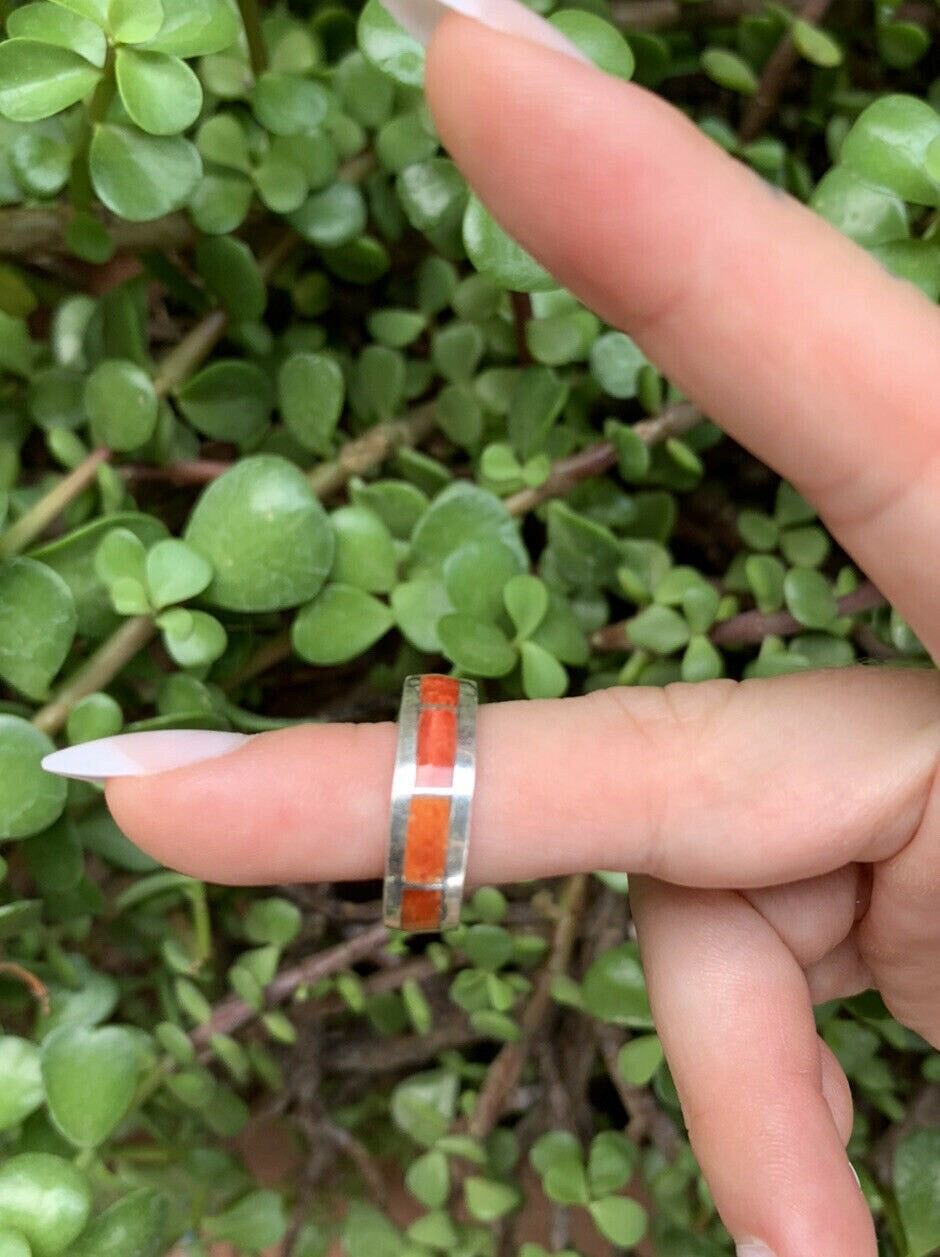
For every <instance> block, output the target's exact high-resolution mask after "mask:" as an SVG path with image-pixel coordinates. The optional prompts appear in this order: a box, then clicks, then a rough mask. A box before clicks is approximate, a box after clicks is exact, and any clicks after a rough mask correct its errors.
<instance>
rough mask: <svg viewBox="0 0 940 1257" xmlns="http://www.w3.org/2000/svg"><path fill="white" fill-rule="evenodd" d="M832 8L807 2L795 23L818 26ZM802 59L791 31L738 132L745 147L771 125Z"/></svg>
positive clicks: (818, 0)
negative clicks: (773, 114)
mask: <svg viewBox="0 0 940 1257" xmlns="http://www.w3.org/2000/svg"><path fill="white" fill-rule="evenodd" d="M831 4H832V0H806V3H805V4H804V5H803V7H802V8H801V9H800V11H799V13H798V14H797V16H796V18H795V20H796V21H800V20H802V21H804V22H809V23H811V24H812V25H816V23H818V22H821V21H822V19H823V18H824V17H825V15H826V11H827V10H828V8H829V6H830V5H831ZM799 56H800V54H799V52H798V50H797V47H796V44H795V43H794V42H793V32H792V30H787V31H786V32H785V33H784V34H783V35H782V36H781V38H780V42H779V43H778V44H777V47H776V48H775V49H774V50H773V52H772V53H771V54H770V57H769V58H768V60H767V64H766V65H765V66H764V69H763V71H762V73H761V76H760V81H759V82H758V84H757V90H756V91H755V93H754V95H753V96H752V97H751V99H750V100H749V101H748V103H747V107H746V108H745V110H744V116H743V118H742V119H741V125H740V127H739V128H738V141H739V142H740V143H741V144H750V143H752V141H754V140H756V139H757V137H758V136H759V135H760V133H761V131H763V129H764V127H765V126H766V125H767V122H768V120H769V119H770V116H771V114H772V113H773V111H774V110H775V109H776V107H777V102H778V101H779V99H780V97H781V96H782V95H783V92H784V89H785V88H786V85H787V79H788V78H789V77H790V72H791V70H792V69H793V67H794V66H795V65H796V63H797V61H798V60H799Z"/></svg>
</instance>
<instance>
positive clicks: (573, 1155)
mask: <svg viewBox="0 0 940 1257" xmlns="http://www.w3.org/2000/svg"><path fill="white" fill-rule="evenodd" d="M529 1160H530V1161H531V1162H532V1166H533V1168H534V1169H536V1170H537V1171H538V1172H539V1174H541V1175H542V1176H543V1177H544V1176H545V1175H546V1174H547V1173H548V1171H549V1170H552V1169H554V1170H558V1171H561V1172H568V1173H573V1172H574V1171H575V1170H577V1169H579V1168H580V1169H583V1168H584V1165H583V1154H582V1151H581V1145H580V1143H578V1141H577V1139H576V1138H575V1137H574V1135H572V1134H571V1133H570V1131H567V1130H550V1131H546V1133H545V1134H544V1135H540V1136H539V1138H538V1139H536V1141H535V1143H534V1144H533V1145H532V1148H531V1150H530V1152H529Z"/></svg>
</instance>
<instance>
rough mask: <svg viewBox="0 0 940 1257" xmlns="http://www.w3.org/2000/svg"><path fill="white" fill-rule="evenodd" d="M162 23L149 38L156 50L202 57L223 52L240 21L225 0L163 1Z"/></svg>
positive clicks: (178, 55) (234, 35)
mask: <svg viewBox="0 0 940 1257" xmlns="http://www.w3.org/2000/svg"><path fill="white" fill-rule="evenodd" d="M162 2H163V25H162V26H161V28H160V32H159V34H158V35H157V37H156V39H152V40H151V41H150V45H149V46H150V48H152V49H153V50H154V51H155V52H166V53H169V54H170V55H171V56H174V57H205V56H207V55H208V54H210V53H213V52H222V51H223V50H224V49H225V48H228V47H229V46H230V45H231V44H233V43H234V42H235V41H236V40H237V39H238V36H239V31H240V26H241V23H240V22H239V20H238V17H237V15H236V11H235V8H234V6H233V5H230V4H228V3H227V0H162Z"/></svg>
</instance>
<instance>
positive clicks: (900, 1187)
mask: <svg viewBox="0 0 940 1257" xmlns="http://www.w3.org/2000/svg"><path fill="white" fill-rule="evenodd" d="M893 1177H894V1191H895V1196H896V1198H897V1204H898V1210H899V1212H900V1214H901V1221H902V1223H903V1224H904V1232H905V1236H906V1238H907V1249H906V1253H907V1255H908V1257H929V1254H931V1253H934V1252H935V1251H936V1249H937V1246H938V1245H940V1130H936V1129H933V1130H916V1131H914V1132H912V1133H911V1134H909V1135H906V1136H905V1138H904V1139H902V1140H901V1142H900V1143H899V1144H898V1146H897V1149H896V1151H895V1154H894V1175H893Z"/></svg>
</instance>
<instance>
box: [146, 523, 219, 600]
mask: <svg viewBox="0 0 940 1257" xmlns="http://www.w3.org/2000/svg"><path fill="white" fill-rule="evenodd" d="M146 573H147V588H148V590H149V592H150V601H151V604H152V605H153V606H154V607H155V608H156V609H157V610H159V609H160V608H162V607H168V606H170V605H171V604H172V603H174V602H186V600H187V599H189V598H195V597H196V596H197V595H198V594H201V593H202V591H203V590H204V589H205V588H206V587H207V586H208V584H209V582H210V581H211V580H212V568H211V567H210V565H209V564H208V563H207V562H206V560H205V559H204V558H203V557H202V555H201V554H199V553H197V551H195V550H194V549H193V548H192V546H188V545H187V544H186V542H185V541H179V540H178V539H177V538H176V537H168V538H167V539H166V540H165V541H158V542H157V544H156V545H155V546H151V548H150V549H149V550H148V551H147V560H146Z"/></svg>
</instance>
